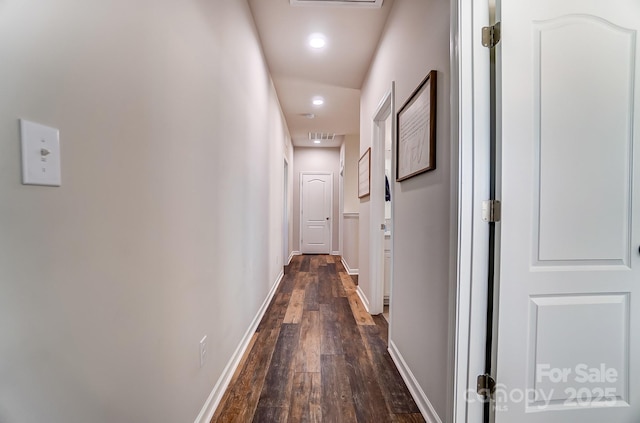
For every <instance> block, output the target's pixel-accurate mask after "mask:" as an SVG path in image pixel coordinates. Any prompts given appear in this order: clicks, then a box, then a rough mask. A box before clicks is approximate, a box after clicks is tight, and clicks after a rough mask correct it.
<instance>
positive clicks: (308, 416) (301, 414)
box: [289, 372, 322, 423]
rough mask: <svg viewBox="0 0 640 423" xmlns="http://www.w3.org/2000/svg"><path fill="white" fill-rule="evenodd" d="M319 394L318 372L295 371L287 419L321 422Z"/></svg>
mask: <svg viewBox="0 0 640 423" xmlns="http://www.w3.org/2000/svg"><path fill="white" fill-rule="evenodd" d="M321 394H322V385H321V378H320V372H317V373H296V374H295V375H294V377H293V392H292V395H291V406H290V407H289V409H290V410H291V413H290V414H289V421H291V422H296V423H320V422H322V406H321V402H320V397H321Z"/></svg>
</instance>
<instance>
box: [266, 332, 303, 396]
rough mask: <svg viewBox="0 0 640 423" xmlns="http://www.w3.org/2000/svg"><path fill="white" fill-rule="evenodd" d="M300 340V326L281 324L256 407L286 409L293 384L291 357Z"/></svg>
mask: <svg viewBox="0 0 640 423" xmlns="http://www.w3.org/2000/svg"><path fill="white" fill-rule="evenodd" d="M299 339H300V325H293V324H287V323H283V324H282V326H281V328H280V335H279V336H278V341H277V342H276V345H275V348H274V350H273V356H272V358H271V363H270V365H269V370H268V371H267V375H266V377H265V380H264V384H263V387H262V393H261V394H260V400H259V401H258V407H286V406H288V405H289V394H290V392H291V389H292V384H293V373H294V368H293V356H294V352H295V350H296V348H297V346H298V342H299Z"/></svg>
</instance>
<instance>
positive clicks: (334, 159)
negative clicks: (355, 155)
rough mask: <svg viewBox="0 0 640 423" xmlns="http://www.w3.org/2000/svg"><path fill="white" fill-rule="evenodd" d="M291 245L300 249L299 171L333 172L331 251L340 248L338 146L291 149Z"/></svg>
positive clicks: (295, 248) (297, 249)
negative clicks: (292, 164)
mask: <svg viewBox="0 0 640 423" xmlns="http://www.w3.org/2000/svg"><path fill="white" fill-rule="evenodd" d="M293 163H294V166H293V216H292V218H293V246H294V250H296V251H300V172H325V171H326V172H330V173H333V213H332V216H331V220H332V222H333V225H332V230H333V232H332V234H331V237H332V245H333V248H332V252H333V251H338V249H339V248H340V237H339V233H340V232H339V225H338V217H339V215H340V212H339V208H340V197H339V194H340V186H339V184H340V178H339V174H340V148H325V147H317V148H314V147H296V148H295V149H294V150H293Z"/></svg>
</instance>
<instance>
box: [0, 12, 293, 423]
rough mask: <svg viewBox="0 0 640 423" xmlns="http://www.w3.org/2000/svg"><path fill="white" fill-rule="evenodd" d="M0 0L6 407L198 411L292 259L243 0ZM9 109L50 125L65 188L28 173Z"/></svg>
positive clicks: (56, 415) (190, 416)
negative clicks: (24, 179) (203, 354)
mask: <svg viewBox="0 0 640 423" xmlns="http://www.w3.org/2000/svg"><path fill="white" fill-rule="evenodd" d="M0 9H1V13H0V56H1V57H2V66H0V81H2V82H1V84H2V95H1V96H0V195H1V200H0V340H1V341H0V375H1V376H0V421H2V422H3V423H35V422H43V421H47V422H52V423H83V422H91V423H113V422H157V423H163V422H166V423H175V422H193V421H194V419H195V418H196V416H197V415H198V413H199V412H200V410H201V409H202V407H203V404H205V401H206V400H207V397H208V396H209V394H210V393H211V391H212V389H213V387H214V385H215V383H216V382H217V381H218V379H219V378H220V376H221V375H222V373H223V369H224V367H225V366H226V365H227V363H228V362H229V360H230V358H231V357H232V355H233V353H234V351H235V349H236V348H237V347H238V345H239V343H240V341H241V339H242V338H243V336H244V334H245V332H246V331H247V329H248V328H249V326H250V323H251V322H252V320H253V319H254V317H255V316H256V313H257V312H258V310H259V308H260V306H261V305H262V303H263V302H264V300H265V299H266V297H267V294H268V292H269V289H270V287H271V286H272V285H273V283H274V282H275V281H276V280H277V278H278V275H279V272H280V270H281V266H282V261H283V257H282V255H283V252H282V242H281V239H282V236H281V233H282V210H281V208H282V201H281V200H279V199H278V198H277V197H278V196H279V195H280V196H281V195H282V188H281V187H282V186H283V179H282V178H283V175H282V173H283V172H282V160H283V156H284V155H286V154H287V152H286V151H285V150H284V145H285V144H287V143H288V142H289V141H288V135H287V132H286V129H285V125H284V121H283V119H282V117H281V113H280V110H279V106H278V103H277V100H276V97H275V92H274V89H273V86H272V83H271V81H270V77H269V74H268V71H267V68H266V65H265V63H264V60H263V56H262V52H261V49H260V46H259V41H258V38H257V35H256V31H255V28H254V25H253V20H252V18H251V15H250V11H249V9H248V7H247V5H246V3H245V2H243V1H229V0H211V1H209V2H202V1H196V0H183V1H180V2H175V1H170V0H154V1H149V0H141V1H135V2H131V1H124V0H112V1H106V2H105V1H98V0H85V1H82V2H78V1H72V0H49V1H46V2H43V1H37V0H6V1H3V2H2V5H1V6H0ZM18 118H27V119H30V120H33V121H36V122H41V123H43V124H47V125H50V126H54V127H57V128H59V129H60V135H61V145H62V181H63V185H62V187H60V188H44V187H35V186H22V185H21V184H20V150H19V139H18V124H17V119H18ZM265 136H266V137H267V140H265ZM290 152H291V150H289V157H290V162H289V163H290V164H291V165H292V164H293V161H292V157H291V154H290ZM279 187H280V188H279ZM256 211H261V212H260V213H256ZM274 234H278V236H275V237H274ZM205 334H206V335H208V337H209V344H208V345H209V352H208V361H207V362H206V363H205V366H204V367H203V368H200V367H199V353H198V342H199V340H200V339H201V338H202V336H204V335H205Z"/></svg>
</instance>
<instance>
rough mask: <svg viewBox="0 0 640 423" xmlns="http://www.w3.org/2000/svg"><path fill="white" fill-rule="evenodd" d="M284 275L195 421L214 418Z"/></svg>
mask: <svg viewBox="0 0 640 423" xmlns="http://www.w3.org/2000/svg"><path fill="white" fill-rule="evenodd" d="M283 277H284V272H280V274H279V275H278V278H277V279H276V282H275V283H274V284H273V286H272V287H271V290H270V291H269V294H267V298H265V300H264V302H263V303H262V305H261V306H260V309H259V310H258V313H257V314H256V316H255V317H254V318H253V321H252V322H251V325H250V326H249V329H247V332H246V333H245V334H244V336H243V337H242V340H241V341H240V344H239V345H238V347H237V348H236V350H235V352H234V353H233V355H232V356H231V359H230V360H229V362H228V363H227V365H226V366H225V368H224V370H223V371H222V375H220V378H219V379H218V381H217V382H216V384H215V386H214V387H213V390H212V391H211V394H210V395H209V398H207V401H206V402H205V403H204V406H203V407H202V410H201V411H200V414H198V417H196V420H195V423H209V422H210V421H211V419H213V415H214V413H215V412H216V408H218V405H219V404H220V401H221V400H222V396H223V395H224V392H225V391H226V390H227V387H228V386H229V382H231V378H232V377H233V374H234V373H235V371H236V368H237V367H238V365H239V364H240V360H242V356H243V355H244V353H245V351H246V349H247V347H248V346H249V344H250V342H251V338H252V337H253V334H254V333H255V332H256V329H258V325H259V324H260V321H261V320H262V317H263V316H264V313H265V312H266V311H267V307H269V303H271V300H272V299H273V296H274V295H275V293H276V291H277V289H278V286H279V285H280V282H281V281H282V278H283Z"/></svg>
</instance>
